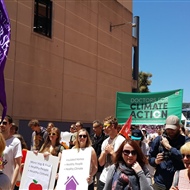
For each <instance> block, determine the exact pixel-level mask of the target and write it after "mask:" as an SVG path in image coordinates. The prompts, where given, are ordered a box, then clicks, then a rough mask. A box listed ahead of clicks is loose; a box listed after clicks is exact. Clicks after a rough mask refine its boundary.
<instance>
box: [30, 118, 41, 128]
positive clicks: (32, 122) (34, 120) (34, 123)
mask: <svg viewBox="0 0 190 190" xmlns="http://www.w3.org/2000/svg"><path fill="white" fill-rule="evenodd" d="M32 126H40V123H39V121H38V120H37V119H32V120H30V121H29V123H28V127H32Z"/></svg>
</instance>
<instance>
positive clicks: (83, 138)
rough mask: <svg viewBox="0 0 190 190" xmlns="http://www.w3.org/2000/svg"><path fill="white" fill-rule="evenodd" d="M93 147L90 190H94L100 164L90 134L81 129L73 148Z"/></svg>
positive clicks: (88, 178)
mask: <svg viewBox="0 0 190 190" xmlns="http://www.w3.org/2000/svg"><path fill="white" fill-rule="evenodd" d="M87 147H91V162H90V173H89V176H88V177H87V182H88V184H89V185H88V190H94V181H93V177H94V175H95V174H96V172H97V169H98V163H97V156H96V152H95V150H94V148H93V147H92V142H91V139H90V136H89V133H88V132H87V130H86V129H84V128H83V129H80V130H79V131H78V132H77V138H76V144H75V146H74V147H73V148H77V149H78V150H79V149H80V148H87Z"/></svg>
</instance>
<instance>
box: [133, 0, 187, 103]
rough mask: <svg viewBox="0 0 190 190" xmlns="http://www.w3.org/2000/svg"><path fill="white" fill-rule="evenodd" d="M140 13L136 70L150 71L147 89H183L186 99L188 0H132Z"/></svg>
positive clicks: (135, 14)
mask: <svg viewBox="0 0 190 190" xmlns="http://www.w3.org/2000/svg"><path fill="white" fill-rule="evenodd" d="M133 14H134V16H139V17H140V41H139V53H140V55H139V66H140V67H139V71H143V72H150V73H152V75H153V76H152V77H151V80H152V84H151V86H150V87H149V89H150V91H151V92H161V91H168V90H175V89H183V102H188V103H190V0H188V1H183V0H181V1H171V0H168V1H164V0H163V1H155V0H150V1H145V0H141V1H139V0H134V1H133Z"/></svg>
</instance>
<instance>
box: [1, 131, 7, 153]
mask: <svg viewBox="0 0 190 190" xmlns="http://www.w3.org/2000/svg"><path fill="white" fill-rule="evenodd" d="M5 146H6V143H5V139H4V137H3V135H2V134H1V133H0V156H2V154H3V151H4V149H5Z"/></svg>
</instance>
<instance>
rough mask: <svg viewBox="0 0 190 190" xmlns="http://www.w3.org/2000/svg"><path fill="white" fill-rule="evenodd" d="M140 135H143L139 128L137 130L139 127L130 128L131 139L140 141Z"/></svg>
mask: <svg viewBox="0 0 190 190" xmlns="http://www.w3.org/2000/svg"><path fill="white" fill-rule="evenodd" d="M142 136H143V134H142V132H141V130H139V129H134V130H132V134H131V139H132V140H137V141H140V140H141V138H142Z"/></svg>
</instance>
